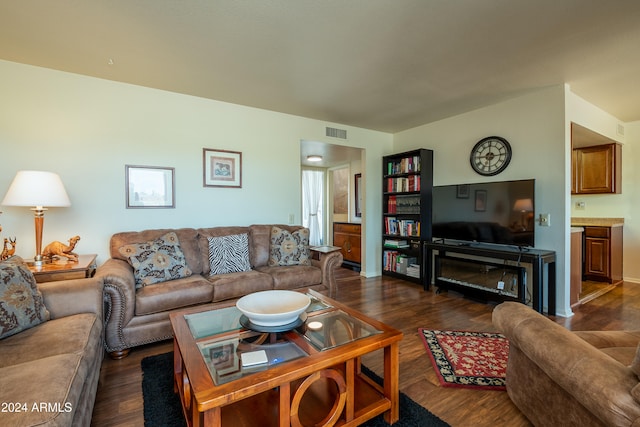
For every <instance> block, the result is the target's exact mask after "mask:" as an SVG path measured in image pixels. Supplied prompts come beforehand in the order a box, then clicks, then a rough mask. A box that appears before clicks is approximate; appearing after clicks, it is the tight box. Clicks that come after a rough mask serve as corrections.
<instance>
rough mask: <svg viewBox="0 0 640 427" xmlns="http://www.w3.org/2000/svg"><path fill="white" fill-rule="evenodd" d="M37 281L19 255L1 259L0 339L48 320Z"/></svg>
mask: <svg viewBox="0 0 640 427" xmlns="http://www.w3.org/2000/svg"><path fill="white" fill-rule="evenodd" d="M49 317H50V314H49V310H47V308H46V307H45V305H44V300H43V298H42V294H41V293H40V291H39V290H38V287H37V286H36V280H35V279H34V277H33V274H32V273H31V271H29V269H28V268H27V266H26V265H25V264H24V261H23V260H22V258H20V257H18V256H14V257H12V258H9V259H7V260H4V261H1V262H0V339H1V338H6V337H8V336H11V335H14V334H17V333H18V332H20V331H24V330H25V329H29V328H32V327H34V326H36V325H39V324H40V323H43V322H46V321H47V320H49Z"/></svg>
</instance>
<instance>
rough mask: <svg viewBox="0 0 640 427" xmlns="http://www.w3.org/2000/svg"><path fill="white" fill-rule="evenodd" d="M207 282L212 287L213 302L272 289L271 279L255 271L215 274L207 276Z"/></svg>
mask: <svg viewBox="0 0 640 427" xmlns="http://www.w3.org/2000/svg"><path fill="white" fill-rule="evenodd" d="M207 280H208V281H209V283H211V285H212V286H213V301H224V300H227V299H231V298H239V297H242V296H245V295H247V294H250V293H252V292H259V291H268V290H271V289H273V278H272V277H271V276H270V275H268V274H265V273H261V272H259V271H255V270H251V271H243V272H240V273H229V274H217V275H215V276H209V277H208V279H207Z"/></svg>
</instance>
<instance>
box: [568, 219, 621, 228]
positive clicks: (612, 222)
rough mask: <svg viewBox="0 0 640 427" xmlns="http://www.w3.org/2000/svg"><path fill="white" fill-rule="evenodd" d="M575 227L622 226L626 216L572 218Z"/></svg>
mask: <svg viewBox="0 0 640 427" xmlns="http://www.w3.org/2000/svg"><path fill="white" fill-rule="evenodd" d="M571 225H572V226H573V227H622V226H623V225H624V218H571Z"/></svg>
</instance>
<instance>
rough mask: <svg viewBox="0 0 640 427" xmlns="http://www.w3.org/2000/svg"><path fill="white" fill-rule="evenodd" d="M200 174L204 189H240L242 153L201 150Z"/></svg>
mask: <svg viewBox="0 0 640 427" xmlns="http://www.w3.org/2000/svg"><path fill="white" fill-rule="evenodd" d="M202 163H203V164H202V174H203V185H204V186H205V187H229V188H242V153H241V152H239V151H227V150H213V149H210V148H203V149H202Z"/></svg>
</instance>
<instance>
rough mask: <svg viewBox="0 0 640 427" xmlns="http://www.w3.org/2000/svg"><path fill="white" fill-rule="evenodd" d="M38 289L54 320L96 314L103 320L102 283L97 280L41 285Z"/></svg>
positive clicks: (62, 281) (63, 281) (74, 280)
mask: <svg viewBox="0 0 640 427" xmlns="http://www.w3.org/2000/svg"><path fill="white" fill-rule="evenodd" d="M38 289H39V290H40V292H41V293H42V297H43V298H44V305H45V306H46V307H47V310H49V313H50V314H51V318H52V319H56V318H60V317H65V316H70V315H72V314H79V313H95V314H97V315H98V317H99V318H100V319H102V281H101V280H100V279H97V278H95V277H94V278H90V279H72V280H60V281H57V282H46V283H39V284H38Z"/></svg>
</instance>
